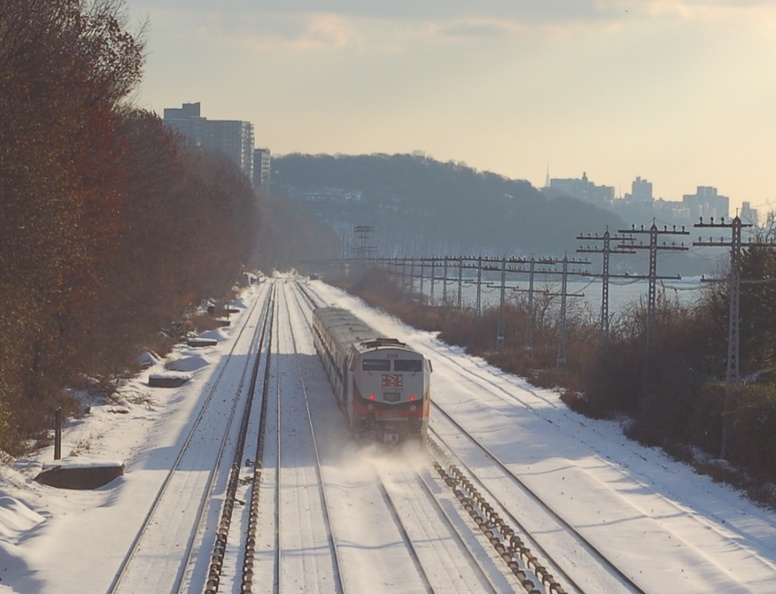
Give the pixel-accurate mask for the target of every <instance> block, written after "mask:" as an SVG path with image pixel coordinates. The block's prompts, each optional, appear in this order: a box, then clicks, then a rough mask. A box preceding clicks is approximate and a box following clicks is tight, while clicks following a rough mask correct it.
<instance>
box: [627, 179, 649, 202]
mask: <svg viewBox="0 0 776 594" xmlns="http://www.w3.org/2000/svg"><path fill="white" fill-rule="evenodd" d="M631 200H633V201H634V202H642V203H650V204H651V203H652V201H653V198H652V182H648V181H647V180H645V179H641V178H640V177H637V178H636V179H634V180H633V182H632V183H631Z"/></svg>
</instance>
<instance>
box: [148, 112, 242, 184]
mask: <svg viewBox="0 0 776 594" xmlns="http://www.w3.org/2000/svg"><path fill="white" fill-rule="evenodd" d="M163 121H164V123H165V124H166V125H168V126H170V127H171V128H174V129H175V130H177V131H178V132H180V133H181V134H183V135H184V136H187V137H188V138H191V139H192V140H194V141H195V142H196V143H198V144H200V145H201V146H204V147H205V148H208V149H212V150H217V151H221V152H222V153H224V154H225V155H226V156H227V157H229V158H230V159H231V160H232V161H234V162H235V163H236V164H237V165H238V166H239V167H240V169H241V170H242V172H243V173H244V174H245V175H247V176H248V179H250V180H251V181H253V124H251V123H250V122H243V121H240V120H208V119H207V118H203V117H202V116H201V114H200V104H199V103H184V104H183V105H182V107H171V108H165V110H164V118H163Z"/></svg>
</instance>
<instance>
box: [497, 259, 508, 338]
mask: <svg viewBox="0 0 776 594" xmlns="http://www.w3.org/2000/svg"><path fill="white" fill-rule="evenodd" d="M506 288H507V257H506V256H504V257H503V258H502V259H501V297H500V298H499V307H498V331H497V332H496V348H497V349H498V350H499V351H501V350H503V349H504V334H505V328H504V324H505V322H504V299H505V294H506Z"/></svg>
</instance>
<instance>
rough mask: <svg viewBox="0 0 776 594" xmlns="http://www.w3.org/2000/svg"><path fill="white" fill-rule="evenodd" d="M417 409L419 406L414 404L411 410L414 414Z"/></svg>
mask: <svg viewBox="0 0 776 594" xmlns="http://www.w3.org/2000/svg"><path fill="white" fill-rule="evenodd" d="M417 408H418V407H417V406H415V405H414V404H413V405H412V406H410V410H411V411H412V412H415V411H416V410H417Z"/></svg>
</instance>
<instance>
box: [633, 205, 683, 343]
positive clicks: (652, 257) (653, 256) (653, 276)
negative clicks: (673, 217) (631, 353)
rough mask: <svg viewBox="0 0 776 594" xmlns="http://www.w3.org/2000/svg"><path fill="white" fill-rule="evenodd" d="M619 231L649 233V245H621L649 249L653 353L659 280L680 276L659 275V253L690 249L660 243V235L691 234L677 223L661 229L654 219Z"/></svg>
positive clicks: (649, 329) (649, 338) (649, 316)
mask: <svg viewBox="0 0 776 594" xmlns="http://www.w3.org/2000/svg"><path fill="white" fill-rule="evenodd" d="M619 233H628V234H630V235H639V234H647V235H649V244H647V245H645V244H643V243H640V244H639V245H635V244H632V243H627V244H623V245H621V246H620V247H621V248H623V249H632V250H640V249H643V250H649V274H648V275H647V277H646V278H647V279H648V280H649V293H648V299H647V321H646V337H647V353H651V352H652V347H653V346H654V340H655V325H656V318H657V315H656V312H657V280H658V279H659V278H679V277H659V276H658V275H657V253H658V251H660V250H675V251H686V250H688V249H690V248H689V247H688V246H685V245H684V244H681V245H676V244H675V243H672V244H667V243H666V242H663V245H658V237H659V236H660V235H689V234H690V232H689V231H686V230H685V228H684V226H683V227H682V228H681V230H677V229H676V226H675V225H674V227H673V229H668V227H663V229H662V230H660V229H658V228H657V225H655V221H654V219H653V221H652V226H651V227H650V228H649V229H644V225H642V226H641V229H636V226H635V225H634V226H633V227H632V228H631V229H620V231H619ZM628 241H630V238H628ZM632 278H633V277H632ZM635 278H644V277H643V276H642V277H635Z"/></svg>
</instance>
